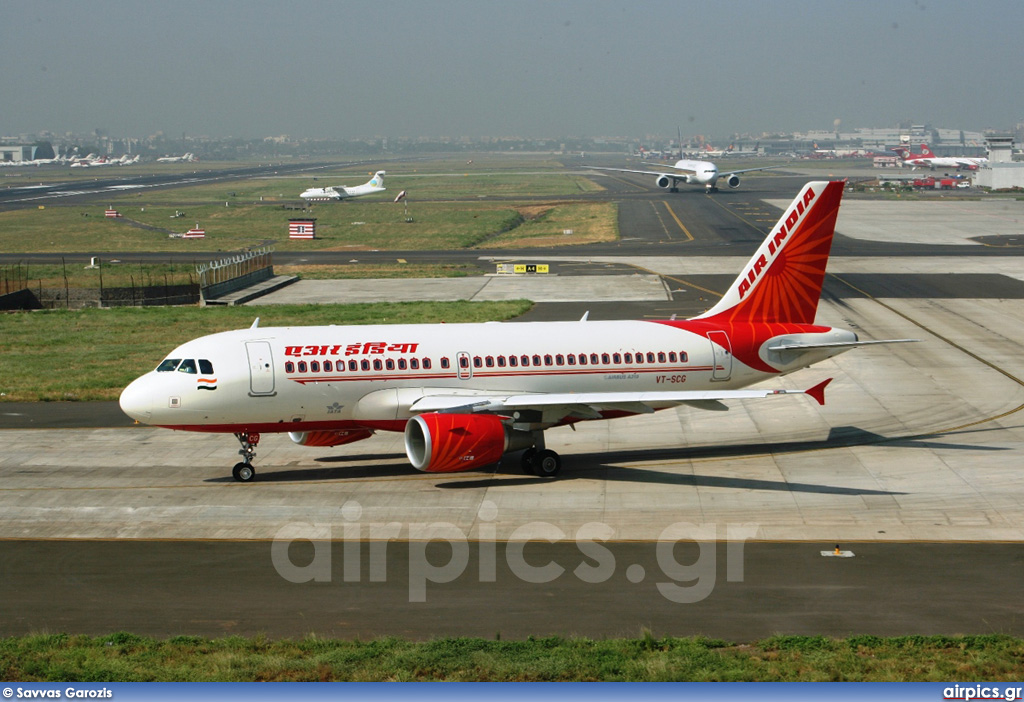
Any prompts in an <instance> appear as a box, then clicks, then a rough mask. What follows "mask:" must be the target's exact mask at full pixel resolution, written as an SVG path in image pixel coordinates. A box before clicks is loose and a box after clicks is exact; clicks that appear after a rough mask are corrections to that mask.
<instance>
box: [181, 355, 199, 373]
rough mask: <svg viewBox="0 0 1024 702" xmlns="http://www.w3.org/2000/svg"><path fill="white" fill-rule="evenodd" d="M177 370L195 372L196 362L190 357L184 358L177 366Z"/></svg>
mask: <svg viewBox="0 0 1024 702" xmlns="http://www.w3.org/2000/svg"><path fill="white" fill-rule="evenodd" d="M178 372H179V373H192V374H195V372H196V362H195V361H194V360H193V359H191V358H186V359H185V360H184V361H182V362H181V365H180V366H178Z"/></svg>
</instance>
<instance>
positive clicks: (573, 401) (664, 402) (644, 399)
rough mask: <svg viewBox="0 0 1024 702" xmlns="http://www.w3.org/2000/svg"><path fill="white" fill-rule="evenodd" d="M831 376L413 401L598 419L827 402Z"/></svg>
mask: <svg viewBox="0 0 1024 702" xmlns="http://www.w3.org/2000/svg"><path fill="white" fill-rule="evenodd" d="M830 382H832V379H831V378H829V379H828V380H825V381H822V382H821V383H818V384H817V385H815V386H814V387H812V388H808V389H807V390H780V389H752V390H665V391H649V392H568V393H530V394H522V395H474V396H466V395H428V396H426V397H423V398H421V399H419V400H417V401H416V402H414V403H413V404H412V406H411V407H410V410H411V411H412V412H415V413H423V412H442V413H448V414H474V413H478V412H486V413H489V414H511V413H513V412H517V411H519V412H521V411H525V410H540V411H542V412H543V411H545V410H557V412H556V415H560V416H558V419H561V418H562V417H566V416H569V415H573V416H577V417H580V418H585V419H599V418H600V417H601V412H603V411H622V412H629V413H633V414H650V413H651V412H654V411H655V409H657V408H661V407H672V406H676V405H683V404H686V405H691V406H693V407H697V408H700V409H712V410H723V409H728V408H727V407H726V406H725V405H723V404H722V401H723V400H751V399H761V398H765V397H772V396H774V395H810V396H811V397H812V398H814V400H815V401H816V402H817V403H818V404H820V405H823V404H825V386H826V385H828V384H829V383H830ZM556 421H557V420H556Z"/></svg>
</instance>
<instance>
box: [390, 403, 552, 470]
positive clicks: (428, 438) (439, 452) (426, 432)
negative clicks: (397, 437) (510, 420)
mask: <svg viewBox="0 0 1024 702" xmlns="http://www.w3.org/2000/svg"><path fill="white" fill-rule="evenodd" d="M533 444H534V437H533V435H532V434H531V433H530V432H526V431H516V430H514V429H511V428H510V427H507V426H506V425H505V424H504V423H503V422H502V420H501V417H497V416H495V415H493V414H441V413H437V412H428V413H426V414H421V415H418V416H416V417H413V418H412V419H410V420H409V422H408V423H407V424H406V425H405V453H406V455H407V456H408V457H409V462H410V463H412V465H413V468H416V469H417V470H422V471H425V472H428V473H454V472H456V471H462V470H471V469H473V468H479V467H480V466H485V465H488V464H490V463H496V462H497V461H498V459H500V458H501V457H502V455H503V454H505V453H507V452H509V451H516V450H518V449H524V448H529V447H530V446H533Z"/></svg>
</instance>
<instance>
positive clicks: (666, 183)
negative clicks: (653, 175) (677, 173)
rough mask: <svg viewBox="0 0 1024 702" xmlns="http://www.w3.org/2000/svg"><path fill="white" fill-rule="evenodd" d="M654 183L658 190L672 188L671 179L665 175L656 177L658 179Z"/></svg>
mask: <svg viewBox="0 0 1024 702" xmlns="http://www.w3.org/2000/svg"><path fill="white" fill-rule="evenodd" d="M654 182H655V184H656V185H657V186H658V187H659V188H670V187H672V179H671V178H669V177H668V176H665V175H660V176H658V179H657V180H656V181H654Z"/></svg>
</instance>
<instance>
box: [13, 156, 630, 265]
mask: <svg viewBox="0 0 1024 702" xmlns="http://www.w3.org/2000/svg"><path fill="white" fill-rule="evenodd" d="M512 163H518V162H512ZM169 165H175V164H169ZM461 165H462V170H455V169H456V168H458V166H459V164H458V163H455V162H451V161H438V162H428V163H425V164H418V165H417V166H416V167H415V168H412V167H410V166H408V165H406V166H404V167H403V166H401V165H396V166H395V167H394V168H395V170H394V171H393V175H392V171H389V175H388V176H387V177H386V181H385V184H386V185H387V187H388V191H387V192H386V193H384V194H381V195H371V196H367V197H364V198H358V199H353V200H349V201H344V202H329V203H314V204H312V205H311V206H310V207H309V208H308V209H306V210H303V209H302V207H303V205H304V203H303V201H302V200H301V199H300V198H299V193H300V192H302V190H304V189H305V188H307V187H313V186H318V187H322V186H324V185H339V184H346V185H355V184H359V183H362V182H365V180H366V178H367V177H368V174H367V172H364V171H358V172H353V171H352V170H351V169H348V170H339V171H337V172H331V171H329V170H328V171H317V175H316V176H315V180H314V176H312V175H296V176H290V177H277V176H269V177H263V178H253V179H249V180H241V181H230V182H226V183H212V184H206V185H197V186H189V187H182V188H169V189H155V190H129V191H123V192H119V193H114V194H111V196H110V198H109V199H108V201H104V202H95V203H90V204H87V205H63V204H55V205H48V206H46V207H44V208H37V209H23V210H12V211H7V212H0V250H2V251H4V252H6V253H19V252H25V253H28V252H60V251H66V252H82V253H95V254H99V253H103V252H135V251H175V252H182V251H184V252H190V251H191V252H197V253H198V252H208V251H225V252H227V251H237V250H240V249H244V248H249V247H254V246H266V245H269V244H272V245H274V246H275V247H276V248H278V249H280V250H300V251H303V250H309V251H315V250H332V251H349V250H350V251H360V250H369V249H378V250H379V249H384V250H388V249H390V250H402V249H465V248H472V247H475V246H501V247H515V246H550V245H572V244H579V243H589V242H593V241H607V240H611V239H614V238H615V237H616V236H617V211H616V208H615V206H614V205H613V204H611V203H596V202H551V203H545V204H543V205H542V206H541V209H540V210H538V209H537V207H538V203H537V202H536V201H535V198H545V199H549V198H558V197H559V196H566V195H576V194H580V193H586V192H595V191H597V190H600V186H599V185H597V184H596V183H595V182H594V181H592V180H590V179H588V178H586V177H584V176H578V175H574V174H571V173H568V172H565V169H564V168H563V167H561V166H560V165H559V164H557V162H546V161H540V162H537V161H532V160H531V161H527V162H524V163H518V166H517V167H514V168H510V167H509V162H508V161H505V165H504V168H499V167H498V161H495V163H494V164H493V165H494V168H495V170H491V169H490V168H489V167H487V166H485V165H484V164H472V165H469V166H467V165H466V164H465V163H463V164H461ZM465 169H470V170H465ZM402 190H405V191H407V192H408V194H409V195H408V197H407V199H406V201H405V202H404V203H395V202H393V200H394V197H395V196H396V195H397V194H398V193H399V192H401V191H402ZM108 206H110V207H113V208H115V209H117V210H118V211H119V212H120V213H121V214H122V215H123V217H122V218H120V219H107V218H105V217H104V210H106V208H107V207H108ZM406 212H408V216H409V217H411V219H412V220H413V221H412V222H407V221H406ZM300 216H311V217H315V218H316V220H317V237H318V238H317V239H316V240H313V241H292V240H290V239H289V238H288V220H289V219H290V218H293V217H300ZM196 224H199V225H200V226H201V227H202V228H203V229H205V230H206V238H205V239H202V240H184V239H179V238H172V237H171V236H170V235H171V234H181V233H184V232H185V231H186V230H188V229H190V228H191V227H193V226H194V225H196ZM566 230H571V231H572V233H571V234H565V232H566Z"/></svg>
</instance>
